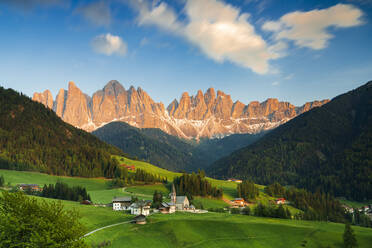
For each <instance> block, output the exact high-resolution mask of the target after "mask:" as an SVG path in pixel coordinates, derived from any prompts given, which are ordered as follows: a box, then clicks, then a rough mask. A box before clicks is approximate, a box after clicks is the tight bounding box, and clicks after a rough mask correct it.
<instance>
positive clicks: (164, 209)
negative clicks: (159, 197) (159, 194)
mask: <svg viewBox="0 0 372 248" xmlns="http://www.w3.org/2000/svg"><path fill="white" fill-rule="evenodd" d="M159 211H160V213H163V214H172V213H174V212H176V205H174V204H173V203H172V202H163V203H162V204H161V206H160V207H159Z"/></svg>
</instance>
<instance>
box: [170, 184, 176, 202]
mask: <svg viewBox="0 0 372 248" xmlns="http://www.w3.org/2000/svg"><path fill="white" fill-rule="evenodd" d="M176 199H177V194H176V187H174V184H172V193H171V201H172V203H173V204H176Z"/></svg>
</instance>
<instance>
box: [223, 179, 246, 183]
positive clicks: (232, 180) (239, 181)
mask: <svg viewBox="0 0 372 248" xmlns="http://www.w3.org/2000/svg"><path fill="white" fill-rule="evenodd" d="M227 181H229V182H236V183H242V182H243V181H242V180H240V179H235V178H229V179H227Z"/></svg>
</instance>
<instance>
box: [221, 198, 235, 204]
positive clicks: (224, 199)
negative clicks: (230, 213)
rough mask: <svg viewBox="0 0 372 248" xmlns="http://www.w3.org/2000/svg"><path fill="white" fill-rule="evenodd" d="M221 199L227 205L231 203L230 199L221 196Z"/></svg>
mask: <svg viewBox="0 0 372 248" xmlns="http://www.w3.org/2000/svg"><path fill="white" fill-rule="evenodd" d="M222 200H223V201H224V202H226V203H227V204H229V205H233V203H232V202H231V201H230V200H228V199H226V198H225V197H222Z"/></svg>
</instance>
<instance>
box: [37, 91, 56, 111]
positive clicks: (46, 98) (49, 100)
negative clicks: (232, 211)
mask: <svg viewBox="0 0 372 248" xmlns="http://www.w3.org/2000/svg"><path fill="white" fill-rule="evenodd" d="M32 100H34V101H37V102H40V103H42V104H44V105H45V107H47V108H50V109H51V108H53V96H52V93H51V92H50V90H46V91H44V92H43V93H34V95H33V97H32Z"/></svg>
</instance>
